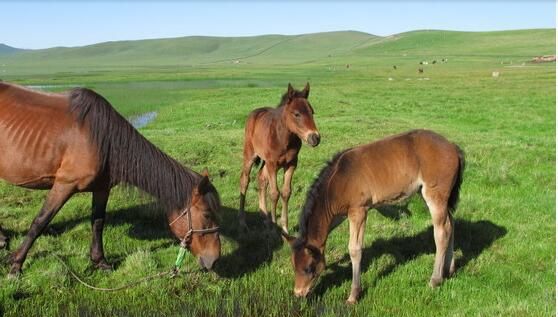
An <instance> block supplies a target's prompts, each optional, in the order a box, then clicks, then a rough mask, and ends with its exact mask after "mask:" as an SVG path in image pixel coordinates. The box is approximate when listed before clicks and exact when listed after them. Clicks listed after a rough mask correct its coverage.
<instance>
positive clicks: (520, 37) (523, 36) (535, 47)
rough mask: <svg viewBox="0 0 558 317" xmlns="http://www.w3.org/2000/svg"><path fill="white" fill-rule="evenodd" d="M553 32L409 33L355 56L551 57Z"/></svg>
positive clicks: (374, 45)
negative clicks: (547, 55)
mask: <svg viewBox="0 0 558 317" xmlns="http://www.w3.org/2000/svg"><path fill="white" fill-rule="evenodd" d="M555 49H556V30H555V29H533V30H514V31H496V32H455V31H436V30H425V31H412V32H406V33H401V34H397V35H395V36H393V37H391V38H389V39H386V41H383V42H381V43H372V44H371V45H368V46H364V47H360V48H358V49H356V50H355V53H356V54H358V55H364V54H366V55H369V54H373V55H398V56H401V55H402V54H412V55H423V54H424V55H433V54H434V55H439V56H442V55H453V56H474V55H490V56H523V57H534V56H536V55H544V54H555Z"/></svg>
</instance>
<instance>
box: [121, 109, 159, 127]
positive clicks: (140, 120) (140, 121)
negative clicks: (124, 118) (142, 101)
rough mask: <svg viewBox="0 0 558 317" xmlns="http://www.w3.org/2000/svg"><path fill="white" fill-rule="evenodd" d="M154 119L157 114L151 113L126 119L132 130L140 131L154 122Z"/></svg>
mask: <svg viewBox="0 0 558 317" xmlns="http://www.w3.org/2000/svg"><path fill="white" fill-rule="evenodd" d="M155 118H157V112H156V111H151V112H146V113H143V114H140V115H137V116H131V117H129V118H128V121H129V122H130V123H131V124H132V125H133V126H134V128H136V129H140V128H143V127H145V126H146V125H148V124H149V123H150V122H152V121H153V120H155Z"/></svg>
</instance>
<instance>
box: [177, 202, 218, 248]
mask: <svg viewBox="0 0 558 317" xmlns="http://www.w3.org/2000/svg"><path fill="white" fill-rule="evenodd" d="M185 215H188V231H187V232H186V234H185V235H184V237H183V238H182V240H180V246H181V247H183V248H186V247H187V246H188V244H189V243H190V241H191V239H192V235H193V234H194V233H197V234H206V233H214V232H217V231H219V226H215V227H211V228H207V229H194V228H193V225H192V213H191V211H190V207H186V208H184V210H182V212H181V213H180V215H179V216H178V217H176V218H175V219H174V220H173V221H172V222H171V223H170V224H169V226H172V225H173V224H174V223H175V222H176V221H177V220H178V219H180V218H182V217H184V216H185Z"/></svg>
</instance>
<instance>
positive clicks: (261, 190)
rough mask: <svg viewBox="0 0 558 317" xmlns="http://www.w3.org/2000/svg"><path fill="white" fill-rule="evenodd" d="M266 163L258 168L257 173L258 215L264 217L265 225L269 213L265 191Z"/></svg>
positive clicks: (266, 181)
mask: <svg viewBox="0 0 558 317" xmlns="http://www.w3.org/2000/svg"><path fill="white" fill-rule="evenodd" d="M265 165H266V162H264V163H263V164H262V166H261V167H260V171H259V172H258V205H259V208H260V213H261V214H262V215H263V216H264V218H265V221H266V223H268V222H269V213H268V211H267V206H266V197H265V196H266V191H267V184H268V180H267V171H266V168H265Z"/></svg>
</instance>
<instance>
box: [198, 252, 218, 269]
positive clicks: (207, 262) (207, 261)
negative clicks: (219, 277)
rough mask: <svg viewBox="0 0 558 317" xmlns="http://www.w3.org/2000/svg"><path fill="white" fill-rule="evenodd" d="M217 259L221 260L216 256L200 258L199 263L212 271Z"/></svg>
mask: <svg viewBox="0 0 558 317" xmlns="http://www.w3.org/2000/svg"><path fill="white" fill-rule="evenodd" d="M217 259H219V257H218V256H214V255H205V256H200V258H199V263H200V266H201V267H202V268H204V269H207V270H211V268H212V267H213V265H214V264H215V262H216V261H217Z"/></svg>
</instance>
